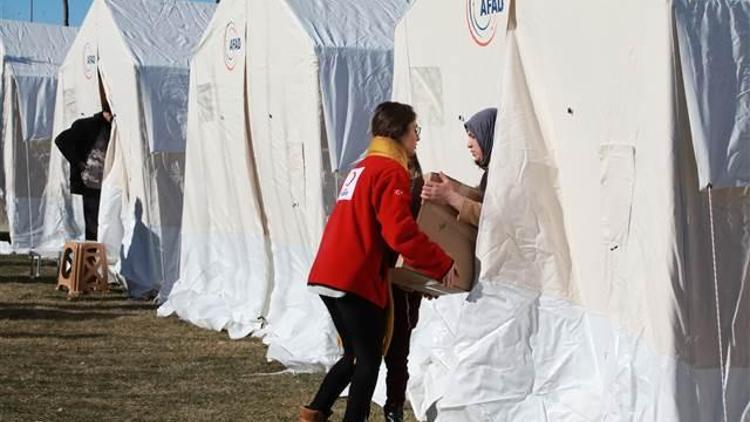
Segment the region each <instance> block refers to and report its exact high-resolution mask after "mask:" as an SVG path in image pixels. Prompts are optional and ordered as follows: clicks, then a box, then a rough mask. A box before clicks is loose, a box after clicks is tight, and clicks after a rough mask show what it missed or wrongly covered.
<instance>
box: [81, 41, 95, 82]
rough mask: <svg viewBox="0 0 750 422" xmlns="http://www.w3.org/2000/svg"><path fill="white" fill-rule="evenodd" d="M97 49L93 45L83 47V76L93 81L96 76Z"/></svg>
mask: <svg viewBox="0 0 750 422" xmlns="http://www.w3.org/2000/svg"><path fill="white" fill-rule="evenodd" d="M96 61H97V57H96V49H95V48H94V46H92V45H91V43H86V45H84V46H83V76H85V77H86V79H91V78H93V77H94V75H95V74H96Z"/></svg>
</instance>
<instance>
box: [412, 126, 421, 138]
mask: <svg viewBox="0 0 750 422" xmlns="http://www.w3.org/2000/svg"><path fill="white" fill-rule="evenodd" d="M414 133H416V134H417V137H419V135H421V134H422V126H419V125H416V126H414Z"/></svg>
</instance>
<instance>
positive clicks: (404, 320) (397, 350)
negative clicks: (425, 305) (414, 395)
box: [384, 285, 422, 411]
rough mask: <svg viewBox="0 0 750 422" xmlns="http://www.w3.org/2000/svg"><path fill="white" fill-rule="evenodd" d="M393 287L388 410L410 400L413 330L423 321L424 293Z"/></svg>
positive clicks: (387, 379) (388, 361)
mask: <svg viewBox="0 0 750 422" xmlns="http://www.w3.org/2000/svg"><path fill="white" fill-rule="evenodd" d="M392 289H393V338H392V339H391V347H390V348H389V349H388V353H387V354H386V355H385V366H386V368H387V370H388V372H387V374H386V377H385V382H386V401H385V406H384V409H385V410H386V411H388V410H391V409H398V408H401V407H403V406H404V403H405V402H406V383H407V382H408V381H409V368H408V363H409V344H410V342H411V332H412V330H413V329H414V327H416V326H417V321H418V320H419V305H420V304H421V302H422V295H421V294H420V293H416V292H407V291H405V290H401V289H400V288H399V287H398V286H396V285H392Z"/></svg>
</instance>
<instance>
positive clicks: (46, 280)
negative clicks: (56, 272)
mask: <svg viewBox="0 0 750 422" xmlns="http://www.w3.org/2000/svg"><path fill="white" fill-rule="evenodd" d="M56 282H57V278H56V277H52V276H43V277H37V278H31V277H28V276H17V275H0V284H5V283H21V284H55V283H56Z"/></svg>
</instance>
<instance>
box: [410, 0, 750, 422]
mask: <svg viewBox="0 0 750 422" xmlns="http://www.w3.org/2000/svg"><path fill="white" fill-rule="evenodd" d="M420 3H427V2H426V1H425V0H423V1H421V2H420ZM506 7H507V8H508V15H509V24H508V32H507V37H506V54H505V56H504V60H503V61H504V66H503V69H502V70H498V72H500V71H502V74H503V84H502V88H501V90H502V94H501V96H500V97H499V98H498V99H497V102H496V104H498V105H499V106H500V113H499V115H498V123H497V125H496V130H497V132H496V138H495V146H494V150H493V155H492V161H491V164H490V169H489V171H490V177H489V185H488V188H487V193H486V196H485V203H484V207H483V214H482V219H481V222H480V230H479V232H480V236H479V240H478V245H477V257H478V259H479V260H480V261H481V272H480V276H479V281H478V284H477V285H476V286H475V288H474V289H473V291H472V292H471V293H470V294H469V295H468V296H467V297H466V298H465V300H464V301H463V302H462V304H461V307H460V309H459V312H458V314H457V316H456V319H455V321H454V322H452V325H450V329H449V330H447V334H446V335H434V336H431V335H430V334H432V333H431V332H430V331H425V330H430V329H431V327H430V326H424V325H420V327H419V328H418V330H417V333H416V335H415V338H414V340H413V346H415V345H417V346H419V348H421V349H429V348H430V347H434V348H436V349H437V350H439V351H441V353H435V354H432V355H429V356H427V357H424V356H422V357H420V358H419V359H417V361H412V365H411V368H412V373H413V374H414V378H413V380H412V381H413V382H411V383H410V396H411V399H412V404H413V405H414V407H415V410H416V413H417V414H418V416H420V417H422V418H424V417H425V416H426V415H427V414H430V415H432V416H433V417H436V418H437V420H439V421H451V422H453V421H509V420H512V421H561V420H564V421H602V420H607V421H610V420H612V421H625V420H628V421H630V420H638V421H712V422H713V421H722V420H725V421H746V420H750V382H748V380H750V336H748V335H747V333H748V331H750V232H749V231H748V227H750V188H748V174H750V160H749V158H750V138H749V137H748V133H750V119H748V116H749V115H750V114H749V113H748V111H749V110H750V94H749V93H750V90H748V84H749V83H750V37H748V33H750V3H748V2H746V1H705V2H704V1H689V0H674V1H652V0H635V1H628V2H614V1H606V2H602V1H596V0H578V1H572V2H564V3H558V2H549V1H542V0H523V1H513V2H511V3H509V4H506ZM466 75H467V79H469V80H470V83H473V85H471V87H473V88H471V87H470V88H469V92H473V91H474V90H480V89H481V86H480V84H477V83H474V80H473V79H470V75H471V73H467V74H466ZM709 186H712V187H709ZM442 300H444V299H442V298H441V299H438V300H437V301H436V302H438V303H439V302H440V301H442ZM717 320H718V322H717ZM431 341H434V343H433V344H424V343H423V344H419V342H426V343H429V342H431ZM438 370H439V371H442V372H443V373H444V374H445V375H444V376H433V375H431V374H436V373H437V372H438Z"/></svg>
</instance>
